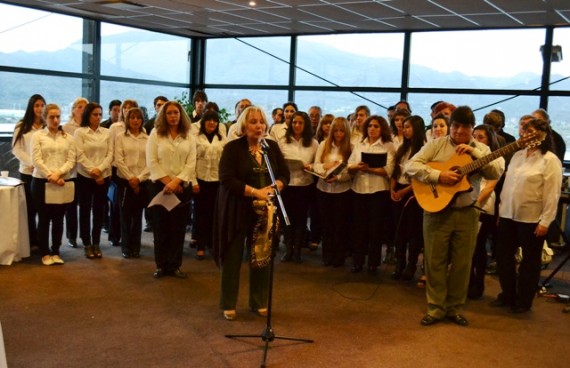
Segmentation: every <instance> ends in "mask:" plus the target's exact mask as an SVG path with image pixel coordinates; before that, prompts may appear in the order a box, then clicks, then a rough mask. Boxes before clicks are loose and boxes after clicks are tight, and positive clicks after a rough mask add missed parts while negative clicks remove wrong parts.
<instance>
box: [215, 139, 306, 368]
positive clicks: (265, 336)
mask: <svg viewBox="0 0 570 368" xmlns="http://www.w3.org/2000/svg"><path fill="white" fill-rule="evenodd" d="M261 148H262V151H263V158H264V160H265V164H266V165H267V170H268V172H269V176H270V177H271V183H272V186H273V192H274V198H277V202H278V203H279V206H278V207H279V210H280V211H281V214H282V216H283V220H284V222H285V225H286V226H289V225H291V223H290V221H289V217H288V216H287V212H286V211H285V206H284V205H283V199H282V198H281V191H280V190H279V187H277V183H276V181H275V174H274V172H273V168H272V167H271V162H270V161H269V155H268V151H269V145H268V144H267V142H266V141H265V139H262V140H261ZM276 226H277V211H275V212H273V225H272V231H273V238H272V239H271V241H272V242H273V244H272V246H271V260H270V261H269V291H268V301H267V318H266V322H265V327H264V328H263V331H262V332H261V334H260V335H244V334H239V335H225V336H226V337H227V338H230V339H234V338H242V337H243V338H251V337H254V338H261V340H262V341H263V342H265V346H264V348H263V358H262V360H261V368H265V362H266V360H267V351H268V349H269V343H270V342H272V341H273V340H275V339H278V340H288V341H298V342H305V343H312V342H314V341H313V340H310V339H299V338H293V337H287V336H277V335H275V332H274V331H273V327H272V326H271V311H272V304H273V303H272V300H273V272H274V263H275V249H276V248H277V247H276V246H275V242H279V236H278V235H277V234H276V230H277V228H276Z"/></svg>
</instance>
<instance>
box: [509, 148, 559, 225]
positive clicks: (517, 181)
mask: <svg viewBox="0 0 570 368" xmlns="http://www.w3.org/2000/svg"><path fill="white" fill-rule="evenodd" d="M527 152H528V150H527V149H524V150H522V151H518V152H516V153H515V154H514V155H513V158H512V159H511V162H510V164H509V167H508V170H507V171H506V174H505V183H504V184H503V190H502V191H501V202H500V203H499V216H500V217H503V218H508V219H512V220H514V221H518V222H525V223H540V225H542V226H545V227H548V226H550V223H551V222H552V221H554V218H555V217H556V210H557V208H558V200H559V198H560V190H561V186H562V164H561V162H560V160H559V159H558V157H556V155H555V154H554V153H552V152H550V151H548V152H546V153H545V154H544V155H543V154H542V153H541V152H540V151H539V150H536V151H535V152H533V153H531V154H530V156H529V157H527Z"/></svg>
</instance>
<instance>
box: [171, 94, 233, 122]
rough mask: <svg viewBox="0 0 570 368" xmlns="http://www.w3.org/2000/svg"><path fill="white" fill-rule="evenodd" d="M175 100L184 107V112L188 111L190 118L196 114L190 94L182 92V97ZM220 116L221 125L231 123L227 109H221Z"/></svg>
mask: <svg viewBox="0 0 570 368" xmlns="http://www.w3.org/2000/svg"><path fill="white" fill-rule="evenodd" d="M174 100H175V101H176V102H178V103H179V104H180V105H182V107H184V110H186V113H187V114H188V116H192V112H194V105H192V96H190V93H188V92H182V96H181V97H178V96H176V97H174ZM218 115H219V116H220V122H221V123H225V122H227V121H229V118H230V113H229V112H228V110H226V108H225V107H223V108H221V109H220V112H219V113H218Z"/></svg>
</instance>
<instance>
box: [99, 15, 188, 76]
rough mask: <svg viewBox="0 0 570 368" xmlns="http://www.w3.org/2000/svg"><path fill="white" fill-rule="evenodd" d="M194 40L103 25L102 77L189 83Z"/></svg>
mask: <svg viewBox="0 0 570 368" xmlns="http://www.w3.org/2000/svg"><path fill="white" fill-rule="evenodd" d="M189 54H190V40H189V39H187V38H183V37H177V36H171V35H167V34H163V33H156V32H150V31H145V30H141V29H136V28H130V27H122V26H117V25H113V24H108V23H102V24H101V74H103V75H112V76H117V77H126V78H137V79H149V80H158V81H166V82H180V83H185V82H187V81H188V80H189V75H190V61H189Z"/></svg>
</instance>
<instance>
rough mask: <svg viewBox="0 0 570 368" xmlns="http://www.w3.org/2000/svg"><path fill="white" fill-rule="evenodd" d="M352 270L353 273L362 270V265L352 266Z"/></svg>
mask: <svg viewBox="0 0 570 368" xmlns="http://www.w3.org/2000/svg"><path fill="white" fill-rule="evenodd" d="M350 272H352V273H359V272H362V266H352V268H351V269H350Z"/></svg>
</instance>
